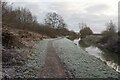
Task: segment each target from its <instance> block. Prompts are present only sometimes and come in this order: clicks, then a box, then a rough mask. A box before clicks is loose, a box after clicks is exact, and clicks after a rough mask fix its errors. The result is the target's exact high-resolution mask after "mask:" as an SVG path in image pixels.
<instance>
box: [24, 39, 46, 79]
mask: <svg viewBox="0 0 120 80" xmlns="http://www.w3.org/2000/svg"><path fill="white" fill-rule="evenodd" d="M47 43H48V40H43V41H40V42H38V43H37V44H36V49H34V51H33V53H32V55H31V56H30V57H29V59H28V61H27V62H26V64H25V66H24V67H23V72H24V73H23V76H22V77H25V78H38V76H37V74H39V70H40V68H41V67H42V66H43V65H44V62H45V56H46V48H47Z"/></svg>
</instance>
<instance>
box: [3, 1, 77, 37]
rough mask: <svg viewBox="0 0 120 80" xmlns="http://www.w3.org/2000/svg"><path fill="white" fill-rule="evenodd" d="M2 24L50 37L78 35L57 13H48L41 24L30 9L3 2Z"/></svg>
mask: <svg viewBox="0 0 120 80" xmlns="http://www.w3.org/2000/svg"><path fill="white" fill-rule="evenodd" d="M2 24H3V26H4V25H7V26H9V27H14V28H18V29H24V30H30V31H34V32H37V33H40V34H43V35H47V36H48V37H59V36H69V37H72V38H76V37H78V35H77V34H76V33H75V32H74V31H69V30H68V29H67V25H66V24H65V22H64V20H63V19H62V17H61V16H60V15H58V14H57V13H52V12H51V13H48V14H47V15H46V18H45V20H44V23H42V24H40V23H39V22H38V21H37V18H36V16H33V15H32V13H31V12H30V11H29V9H26V8H23V7H19V8H15V9H14V8H13V7H12V5H11V4H8V3H6V2H2Z"/></svg>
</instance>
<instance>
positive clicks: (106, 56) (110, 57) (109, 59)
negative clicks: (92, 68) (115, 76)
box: [73, 38, 120, 72]
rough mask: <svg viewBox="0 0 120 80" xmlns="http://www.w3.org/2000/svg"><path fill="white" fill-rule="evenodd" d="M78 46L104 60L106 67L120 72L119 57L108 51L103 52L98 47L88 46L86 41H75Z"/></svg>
mask: <svg viewBox="0 0 120 80" xmlns="http://www.w3.org/2000/svg"><path fill="white" fill-rule="evenodd" d="M73 42H74V43H75V44H76V45H77V46H79V47H81V48H83V49H84V50H85V51H86V52H87V53H88V54H90V55H92V56H95V57H96V58H98V59H100V60H102V61H103V62H104V63H105V64H106V65H108V66H109V67H111V68H113V69H114V70H116V71H117V72H120V66H119V65H118V55H117V54H115V53H112V52H109V51H107V50H102V49H100V48H98V47H96V46H93V45H90V44H87V43H86V42H85V41H83V40H80V38H79V39H75V40H74V41H73Z"/></svg>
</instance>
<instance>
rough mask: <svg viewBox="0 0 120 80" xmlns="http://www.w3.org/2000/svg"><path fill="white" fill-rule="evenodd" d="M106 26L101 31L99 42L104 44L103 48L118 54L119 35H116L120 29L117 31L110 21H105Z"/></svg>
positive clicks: (119, 50) (119, 45)
mask: <svg viewBox="0 0 120 80" xmlns="http://www.w3.org/2000/svg"><path fill="white" fill-rule="evenodd" d="M106 26H107V28H106V30H104V31H103V32H101V34H102V35H103V37H102V38H101V39H100V41H99V43H101V44H102V45H104V48H105V49H107V50H109V51H111V52H114V53H117V54H119V52H120V49H119V48H120V35H118V34H119V33H120V31H118V32H117V27H116V25H115V24H114V23H113V22H112V21H110V22H109V23H107V25H106Z"/></svg>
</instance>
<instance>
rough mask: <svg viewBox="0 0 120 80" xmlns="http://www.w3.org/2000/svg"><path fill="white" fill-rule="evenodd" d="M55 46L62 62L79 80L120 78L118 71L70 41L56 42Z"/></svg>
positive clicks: (61, 40)
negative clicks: (87, 79)
mask: <svg viewBox="0 0 120 80" xmlns="http://www.w3.org/2000/svg"><path fill="white" fill-rule="evenodd" d="M53 45H54V48H55V50H56V53H57V54H58V55H59V57H60V58H61V60H62V62H63V63H65V64H66V65H67V68H68V70H69V71H71V72H72V74H73V75H74V76H75V77H77V78H108V77H113V78H117V77H118V73H117V72H116V71H114V70H113V69H111V68H110V67H108V66H107V65H105V64H104V63H103V62H102V61H100V60H99V59H97V58H95V57H94V56H91V55H89V54H88V53H87V52H86V51H84V50H82V49H81V48H79V47H77V46H76V45H75V44H74V43H73V42H72V41H70V40H68V39H65V38H64V39H60V40H56V41H54V43H53Z"/></svg>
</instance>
